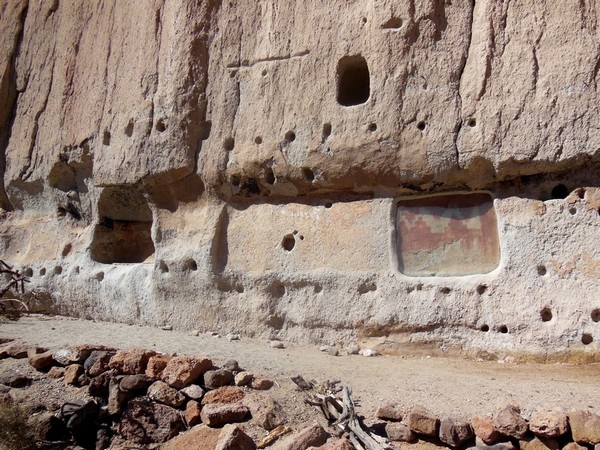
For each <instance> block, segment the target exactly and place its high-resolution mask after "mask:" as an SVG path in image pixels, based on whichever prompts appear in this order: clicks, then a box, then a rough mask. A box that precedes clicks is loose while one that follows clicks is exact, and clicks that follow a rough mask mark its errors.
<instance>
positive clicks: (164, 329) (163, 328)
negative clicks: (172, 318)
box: [160, 325, 173, 331]
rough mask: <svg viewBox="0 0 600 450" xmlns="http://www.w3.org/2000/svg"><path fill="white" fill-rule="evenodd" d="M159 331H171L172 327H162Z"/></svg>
mask: <svg viewBox="0 0 600 450" xmlns="http://www.w3.org/2000/svg"><path fill="white" fill-rule="evenodd" d="M160 329H161V330H163V331H171V330H172V329H173V325H163V326H162V327H161V328H160Z"/></svg>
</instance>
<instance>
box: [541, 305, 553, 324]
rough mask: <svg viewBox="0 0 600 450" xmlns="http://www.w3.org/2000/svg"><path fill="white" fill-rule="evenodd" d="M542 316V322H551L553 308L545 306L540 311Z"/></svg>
mask: <svg viewBox="0 0 600 450" xmlns="http://www.w3.org/2000/svg"><path fill="white" fill-rule="evenodd" d="M540 318H541V319H542V322H550V321H551V320H552V310H551V309H550V308H544V309H542V310H541V311H540Z"/></svg>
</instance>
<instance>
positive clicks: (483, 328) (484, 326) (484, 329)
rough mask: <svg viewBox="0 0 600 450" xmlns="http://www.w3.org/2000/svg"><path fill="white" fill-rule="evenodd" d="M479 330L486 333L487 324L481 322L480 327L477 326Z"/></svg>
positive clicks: (487, 329) (488, 328) (488, 327)
mask: <svg viewBox="0 0 600 450" xmlns="http://www.w3.org/2000/svg"><path fill="white" fill-rule="evenodd" d="M479 329H480V330H481V331H483V332H485V333H487V332H488V331H490V326H489V325H488V324H485V323H484V324H483V325H481V327H480V328H479Z"/></svg>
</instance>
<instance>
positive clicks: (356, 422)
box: [292, 375, 391, 450]
mask: <svg viewBox="0 0 600 450" xmlns="http://www.w3.org/2000/svg"><path fill="white" fill-rule="evenodd" d="M292 381H293V382H294V383H296V385H298V387H299V388H300V389H301V390H303V391H307V392H308V391H310V392H309V396H308V397H307V398H306V399H305V402H306V403H307V404H309V405H312V406H314V407H315V408H316V409H317V410H318V411H319V412H321V414H323V416H325V418H326V419H327V420H328V421H329V422H330V423H331V424H332V425H334V426H338V427H339V428H341V429H342V430H344V431H345V432H346V433H347V434H348V439H349V440H350V442H351V443H352V444H353V445H354V447H356V449H357V450H389V449H391V447H390V445H389V443H388V440H387V439H385V438H383V437H381V436H377V435H376V434H374V433H372V432H371V431H370V430H369V429H368V428H367V427H365V426H364V424H363V423H362V422H361V420H360V419H359V417H358V416H357V415H356V410H355V406H356V403H355V402H354V400H353V399H352V389H350V388H349V387H344V388H342V387H339V386H338V384H339V383H340V381H339V380H335V381H327V382H325V383H323V384H320V385H319V384H317V383H316V382H315V381H312V380H311V381H310V382H307V381H306V380H304V378H302V377H301V376H300V375H298V376H296V377H293V378H292ZM340 392H341V393H342V396H341V398H340V397H338V394H339V393H340Z"/></svg>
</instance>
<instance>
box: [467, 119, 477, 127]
mask: <svg viewBox="0 0 600 450" xmlns="http://www.w3.org/2000/svg"><path fill="white" fill-rule="evenodd" d="M467 125H469V126H470V127H471V128H473V127H476V126H477V120H475V118H474V117H471V118H470V119H469V120H468V121H467Z"/></svg>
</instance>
